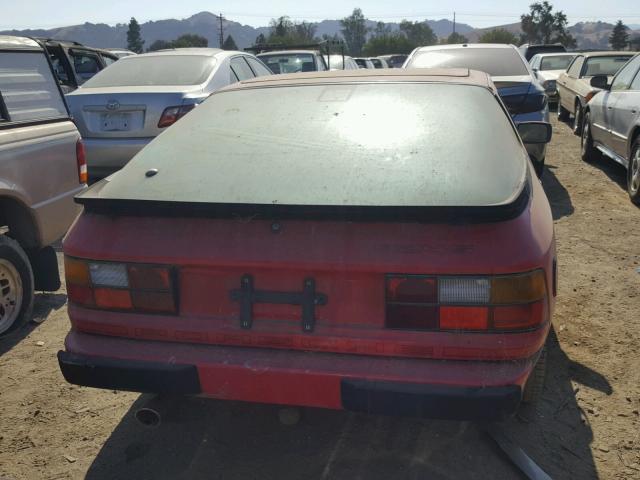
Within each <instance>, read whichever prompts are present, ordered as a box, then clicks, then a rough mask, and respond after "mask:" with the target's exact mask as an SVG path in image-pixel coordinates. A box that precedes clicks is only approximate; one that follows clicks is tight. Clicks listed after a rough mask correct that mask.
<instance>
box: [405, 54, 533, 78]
mask: <svg viewBox="0 0 640 480" xmlns="http://www.w3.org/2000/svg"><path fill="white" fill-rule="evenodd" d="M407 66H408V67H409V68H469V69H471V70H479V71H481V72H486V73H488V74H489V75H491V76H492V77H509V76H520V75H529V71H528V70H527V67H526V66H525V64H524V62H523V60H522V57H521V56H520V55H519V54H518V52H517V51H516V50H514V49H512V48H465V47H461V48H447V49H442V50H430V51H426V52H417V53H416V55H415V57H414V58H412V59H411V62H410V63H409V65H407Z"/></svg>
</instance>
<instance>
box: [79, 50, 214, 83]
mask: <svg viewBox="0 0 640 480" xmlns="http://www.w3.org/2000/svg"><path fill="white" fill-rule="evenodd" d="M215 64H216V60H215V58H213V57H208V56H204V55H154V56H142V55H137V56H130V57H126V58H123V59H121V60H120V61H118V62H116V63H114V64H113V65H111V66H109V68H106V69H104V70H102V71H101V72H100V73H98V74H97V75H96V76H94V77H93V78H91V79H90V80H88V81H87V82H85V84H84V85H83V88H102V87H144V86H154V85H171V86H173V85H199V84H201V83H204V82H205V81H206V80H207V78H208V77H209V75H210V74H211V71H212V70H213V67H214V66H215Z"/></svg>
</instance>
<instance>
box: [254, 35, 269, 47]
mask: <svg viewBox="0 0 640 480" xmlns="http://www.w3.org/2000/svg"><path fill="white" fill-rule="evenodd" d="M265 43H267V39H266V38H265V36H264V35H263V34H262V33H261V34H260V35H258V36H257V37H256V41H255V42H253V44H254V45H264V44H265Z"/></svg>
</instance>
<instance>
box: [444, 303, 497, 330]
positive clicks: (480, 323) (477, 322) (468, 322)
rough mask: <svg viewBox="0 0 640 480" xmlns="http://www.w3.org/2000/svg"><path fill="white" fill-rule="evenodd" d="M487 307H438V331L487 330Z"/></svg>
mask: <svg viewBox="0 0 640 480" xmlns="http://www.w3.org/2000/svg"><path fill="white" fill-rule="evenodd" d="M488 328H489V307H444V306H443V307H440V330H487V329H488Z"/></svg>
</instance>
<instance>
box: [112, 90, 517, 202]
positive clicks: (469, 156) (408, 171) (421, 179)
mask: <svg viewBox="0 0 640 480" xmlns="http://www.w3.org/2000/svg"><path fill="white" fill-rule="evenodd" d="M178 158H179V159H180V161H179V162H176V159H178ZM526 158H527V157H526V152H525V151H524V149H523V147H522V144H521V143H520V141H519V139H518V137H517V135H516V133H515V131H514V129H513V126H512V124H511V122H510V120H509V118H508V116H507V114H506V113H505V112H504V110H503V109H502V107H501V105H500V103H499V101H498V99H497V98H496V97H495V96H494V94H493V92H491V91H490V90H488V89H487V88H483V87H479V86H470V85H456V84H436V83H434V84H430V83H420V84H410V83H402V84H393V83H381V84H328V85H307V86H300V85H294V86H286V87H275V88H244V89H239V90H231V91H227V92H220V93H217V94H214V95H212V96H211V97H210V98H209V99H208V100H207V101H206V102H204V103H203V104H201V105H200V106H199V107H198V108H196V109H195V110H194V111H193V112H191V113H190V114H189V115H187V116H186V117H185V118H184V119H182V120H181V121H180V122H179V123H178V124H176V125H175V126H174V127H172V128H170V129H169V130H167V131H166V132H164V133H163V134H162V135H161V136H160V137H158V138H157V139H155V140H154V141H153V142H151V143H150V144H149V145H148V146H147V147H146V148H145V149H144V150H143V151H142V152H141V153H140V154H138V155H137V156H136V157H134V159H133V161H132V162H130V163H129V164H128V165H127V166H126V167H125V168H124V170H122V171H121V173H117V174H116V175H115V176H114V177H113V178H112V180H111V181H110V182H108V183H107V184H106V185H105V186H104V188H102V190H101V193H100V195H101V197H103V198H111V199H132V200H161V201H169V202H197V203H203V202H205V203H210V204H211V203H213V204H236V205H238V204H240V205H256V204H258V205H268V206H273V205H278V206H282V205H296V206H300V205H302V206H329V207H345V206H364V207H378V206H389V207H411V206H416V207H425V206H490V205H502V204H505V203H508V204H510V203H511V202H513V200H514V199H515V198H516V197H518V196H519V194H520V192H521V191H522V188H523V185H524V182H525V179H526V171H527V169H526V165H527V159H526ZM149 169H158V172H159V173H158V174H157V175H155V176H153V177H152V179H151V180H148V181H147V180H144V178H145V172H147V171H148V170H149Z"/></svg>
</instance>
